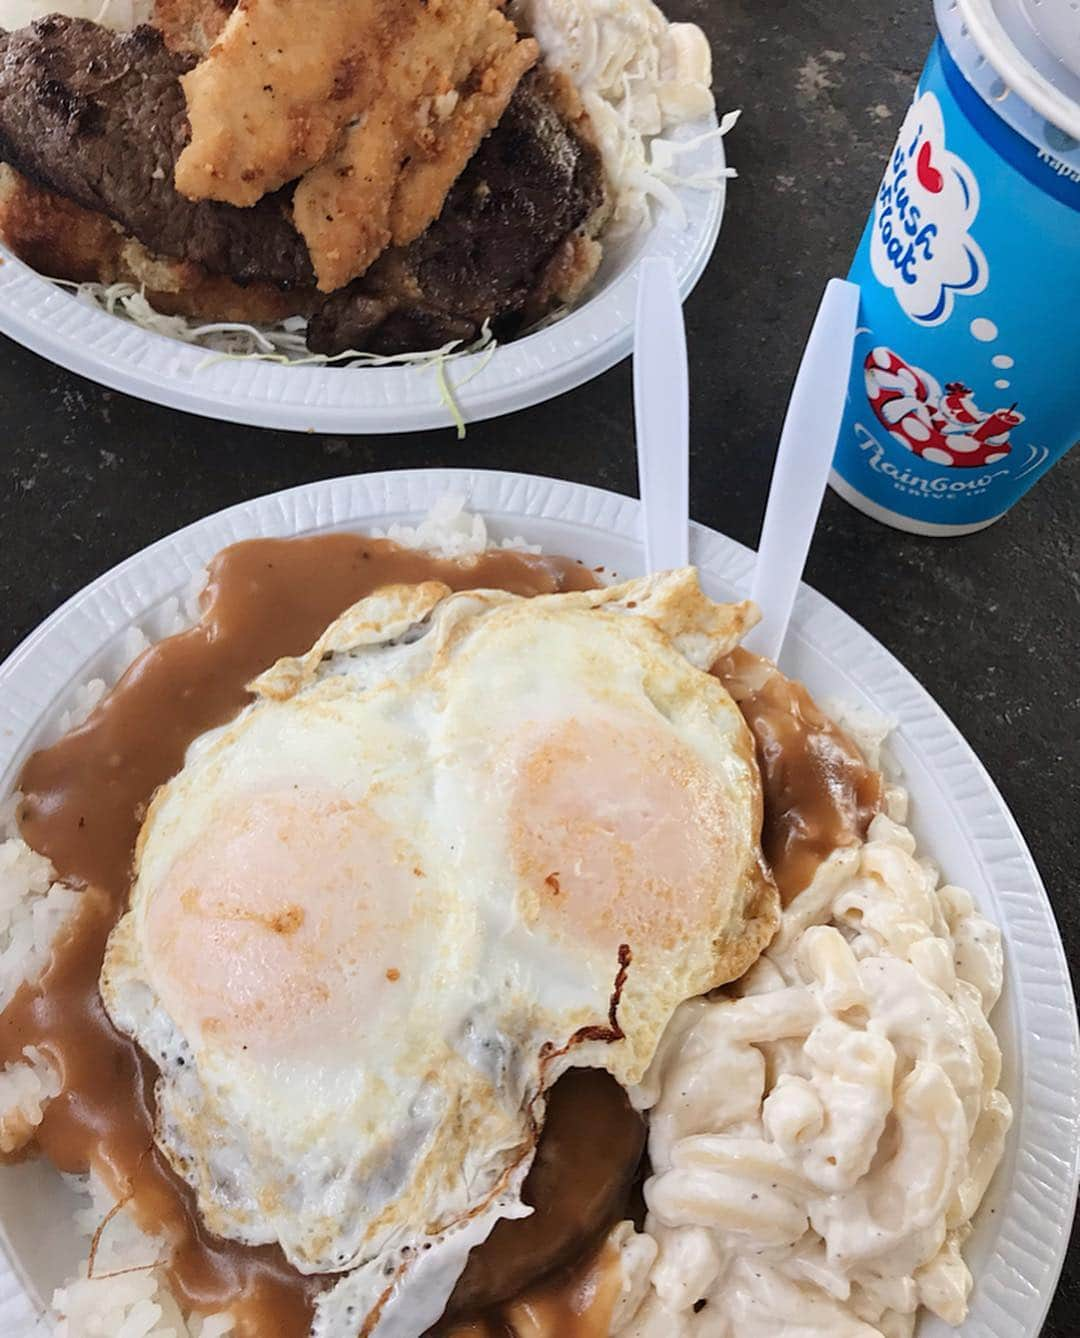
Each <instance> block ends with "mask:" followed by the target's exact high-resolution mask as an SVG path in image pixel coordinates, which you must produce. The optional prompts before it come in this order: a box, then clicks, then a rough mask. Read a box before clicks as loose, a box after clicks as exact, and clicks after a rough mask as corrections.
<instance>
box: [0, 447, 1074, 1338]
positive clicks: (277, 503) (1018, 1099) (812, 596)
mask: <svg viewBox="0 0 1080 1338" xmlns="http://www.w3.org/2000/svg"><path fill="white" fill-rule="evenodd" d="M448 494H461V495H463V496H464V497H465V498H466V499H467V503H468V505H469V507H470V508H471V509H473V510H475V511H478V512H480V513H482V514H483V515H484V516H485V517H486V518H487V520H488V522H489V526H490V530H491V533H492V536H493V537H494V538H495V539H501V538H507V537H513V536H518V535H520V536H522V537H523V538H525V539H526V540H527V541H528V542H531V543H539V544H541V545H543V547H544V549H545V551H547V552H550V553H561V554H566V555H569V556H572V557H577V558H580V559H581V560H582V561H583V562H585V563H586V564H587V565H588V566H600V565H603V567H604V568H605V570H606V571H607V572H608V573H610V574H611V575H612V576H614V577H616V578H618V577H629V576H634V575H639V574H641V573H642V571H643V555H642V546H641V543H640V540H639V538H638V532H639V528H640V525H639V519H640V513H639V505H638V503H637V502H636V501H634V500H632V499H630V498H627V497H621V496H618V495H616V494H614V493H609V492H602V491H600V490H598V489H595V488H585V487H581V486H578V485H576V484H571V483H562V482H557V481H555V480H552V479H544V478H536V477H532V476H529V475H522V474H507V473H487V472H479V471H477V472H472V471H465V470H424V471H402V472H396V473H385V474H367V475H363V476H359V477H355V478H343V479H332V480H329V481H327V482H322V483H313V484H309V485H306V486H304V487H300V488H294V489H292V490H290V491H288V492H282V493H276V494H274V495H272V496H269V497H261V498H258V499H256V500H255V501H252V502H245V503H243V504H242V505H240V506H235V507H231V508H230V509H229V510H227V511H222V512H220V513H219V514H217V515H215V516H210V517H208V518H207V519H206V520H201V521H199V522H197V523H196V524H194V525H190V526H188V527H187V528H186V529H183V530H180V531H178V532H177V533H176V534H174V535H172V536H171V537H169V538H167V539H162V540H161V541H160V542H159V543H156V544H153V545H152V546H151V547H149V548H147V549H145V550H144V551H143V552H142V553H139V554H137V555H136V556H135V557H133V558H130V559H129V560H128V561H127V562H124V563H122V564H121V565H120V566H118V567H115V568H114V569H113V570H112V571H111V572H109V573H107V574H106V575H105V576H102V577H101V578H100V579H99V580H97V581H95V582H94V583H93V584H92V585H89V586H87V587H86V589H85V590H83V591H82V592H81V593H80V594H78V595H76V596H75V597H74V598H73V599H71V600H69V601H68V602H67V603H66V604H65V605H64V606H63V607H62V608H61V609H59V610H58V611H57V612H56V613H54V614H53V615H52V617H51V618H49V619H47V620H46V622H44V623H43V624H42V625H41V627H39V628H38V630H37V631H36V632H34V633H33V634H32V635H31V636H30V637H28V638H27V640H26V641H25V642H23V644H22V645H21V646H20V647H19V648H18V649H17V650H16V651H15V652H14V654H13V655H12V656H11V657H10V658H9V659H8V660H7V662H6V663H5V664H4V665H3V666H2V667H0V794H4V793H7V792H8V791H9V790H10V788H11V786H12V785H13V783H14V781H15V779H16V777H17V775H18V770H19V768H20V766H21V765H22V762H23V760H24V759H25V758H26V756H27V754H28V753H29V752H30V751H31V750H32V749H33V748H34V747H35V746H36V743H37V741H38V740H39V739H41V738H42V737H43V736H44V734H45V732H46V731H47V730H48V729H49V728H50V726H51V725H54V724H55V721H56V718H57V716H58V714H59V713H60V712H61V711H62V710H64V709H65V707H66V706H68V705H69V704H70V700H71V696H72V694H73V692H74V690H75V688H76V686H77V685H78V684H80V683H83V682H85V681H86V680H87V679H89V678H92V677H96V676H100V677H102V678H105V679H106V681H111V680H112V679H113V678H114V677H115V674H116V672H117V671H118V669H119V668H120V667H121V664H122V661H123V649H122V644H121V643H122V641H123V638H124V633H125V632H126V631H127V630H128V629H129V628H130V627H131V626H133V625H135V626H142V627H151V628H152V626H153V620H154V614H155V611H157V610H159V609H160V608H161V605H162V604H163V603H164V602H165V601H166V600H168V599H169V598H170V597H173V596H176V595H178V594H180V593H181V592H182V591H183V590H184V589H185V587H186V586H187V585H188V583H189V581H190V580H191V577H192V576H193V574H195V573H196V572H198V571H199V569H200V568H201V567H203V566H204V565H205V563H206V562H207V561H208V560H209V559H210V558H211V557H212V556H213V555H214V554H215V553H216V552H217V551H218V550H219V549H221V548H223V547H225V545H227V544H231V543H234V542H235V541H236V540H238V539H248V538H255V537H260V536H285V535H297V534H310V533H314V532H318V531H322V530H334V529H355V530H361V531H362V530H365V529H368V528H371V527H385V526H387V525H388V524H390V523H392V522H395V521H397V522H404V523H409V524H415V523H416V522H417V521H418V520H419V519H420V518H421V517H422V516H423V515H424V513H425V512H426V511H427V510H428V508H429V507H430V506H431V505H432V503H434V502H435V501H437V500H438V499H439V498H441V497H445V496H446V495H448ZM691 559H692V560H693V561H694V562H695V563H696V564H697V566H698V567H699V568H700V570H701V575H702V582H703V584H704V586H705V589H706V590H707V591H708V592H709V594H711V595H712V596H713V597H714V598H718V599H729V598H734V597H741V596H743V595H745V594H746V593H747V591H748V590H749V586H750V576H751V572H752V568H753V562H754V555H753V553H752V552H751V551H750V550H749V549H747V548H744V547H742V545H740V544H737V543H735V542H733V541H732V540H731V539H727V538H725V537H724V536H723V535H721V534H717V533H715V532H714V531H712V530H708V529H705V528H704V527H703V526H700V525H695V526H694V527H693V531H692V535H691ZM781 663H782V665H783V667H784V669H785V670H786V671H787V672H788V673H790V674H793V675H794V676H795V677H797V678H800V679H802V680H803V681H804V682H805V683H806V684H807V685H808V686H809V688H810V689H811V691H812V692H814V693H815V694H816V695H818V696H819V697H840V698H843V699H846V700H848V701H851V702H854V703H858V704H862V705H864V706H867V707H869V708H871V709H872V710H874V711H877V712H879V713H881V714H882V715H885V716H888V717H890V718H891V719H893V720H895V721H896V722H897V728H896V732H895V734H894V735H893V736H892V739H891V745H890V746H891V752H892V755H893V756H894V758H895V759H896V761H897V763H898V764H899V766H900V767H901V768H902V771H903V781H904V784H905V785H906V786H907V787H908V789H909V791H910V793H911V800H912V803H911V823H912V826H913V827H914V829H915V832H916V834H917V836H918V838H919V844H920V848H921V849H922V850H924V851H925V852H926V853H928V854H930V855H931V856H932V857H933V858H934V859H935V860H937V862H938V863H939V864H940V865H941V867H942V869H943V871H944V873H945V876H946V877H947V878H948V880H949V881H950V882H955V883H959V884H960V885H961V886H963V887H967V888H969V889H970V890H971V892H972V893H973V895H974V896H975V899H976V901H977V903H978V905H979V907H980V909H981V910H982V911H983V912H984V913H985V914H987V915H988V916H990V918H991V919H993V920H994V921H995V922H996V923H997V924H998V925H1000V926H1001V929H1002V931H1003V933H1004V938H1005V967H1006V970H1005V989H1004V992H1003V994H1002V998H1001V1002H1000V1003H999V1004H998V1007H997V1010H996V1012H995V1014H994V1025H995V1028H996V1030H997V1033H998V1036H999V1038H1000V1040H1001V1046H1002V1051H1003V1058H1004V1071H1003V1075H1002V1087H1003V1088H1004V1090H1005V1092H1006V1093H1007V1094H1008V1096H1009V1098H1010V1100H1011V1101H1012V1103H1013V1107H1014V1110H1015V1123H1014V1125H1013V1128H1012V1130H1011V1133H1010V1135H1009V1140H1008V1143H1007V1146H1006V1151H1005V1157H1004V1159H1003V1161H1002V1164H1001V1167H1000V1168H999V1170H998V1173H997V1175H996V1177H995V1179H994V1182H993V1184H992V1185H991V1188H990V1191H989V1193H988V1194H987V1197H986V1200H985V1201H984V1203H983V1206H982V1208H981V1210H980V1212H979V1215H978V1218H977V1225H976V1230H975V1234H974V1236H973V1237H972V1239H971V1241H970V1243H969V1245H968V1247H967V1250H966V1256H967V1259H968V1262H969V1264H970V1266H971V1270H972V1272H973V1274H974V1277H975V1288H974V1292H973V1294H972V1298H971V1311H970V1314H969V1316H968V1318H967V1320H966V1321H965V1322H964V1324H963V1325H962V1326H961V1328H960V1330H959V1331H956V1330H953V1329H950V1328H948V1327H947V1326H946V1325H944V1324H942V1323H941V1322H940V1321H937V1320H934V1319H926V1320H924V1322H923V1323H922V1325H921V1327H920V1329H919V1338H946V1335H949V1334H955V1333H956V1332H959V1333H960V1334H961V1335H962V1338H1036V1335H1037V1334H1038V1332H1039V1330H1040V1328H1041V1326H1042V1322H1043V1319H1044V1317H1045V1315H1046V1310H1047V1307H1048V1306H1049V1303H1050V1298H1051V1296H1052V1294H1053V1290H1054V1286H1055V1283H1056V1281H1057V1277H1058V1273H1059V1271H1060V1268H1061V1263H1062V1260H1063V1258H1064V1255H1065V1249H1066V1246H1067V1244H1068V1239H1069V1231H1070V1228H1071V1226H1072V1220H1073V1211H1074V1206H1075V1202H1076V1186H1077V1174H1078V1154H1080V1039H1078V1035H1077V1018H1076V1005H1075V1002H1074V999H1073V994H1072V989H1071V986H1070V982H1069V974H1068V969H1067V967H1066V964H1065V954H1064V951H1063V949H1062V945H1061V939H1060V937H1059V935H1058V930H1057V926H1056V925H1055V923H1054V917H1053V913H1052V912H1051V909H1050V904H1049V901H1048V900H1047V896H1046V891H1045V889H1044V887H1043V885H1042V882H1041V880H1040V878H1039V874H1038V872H1037V870H1036V868H1035V865H1034V863H1033V861H1032V858H1031V855H1030V853H1029V852H1028V849H1027V846H1026V845H1025V844H1024V839H1023V837H1022V836H1021V835H1020V832H1019V831H1018V829H1017V826H1016V823H1015V822H1014V821H1013V818H1012V815H1011V814H1010V812H1009V810H1008V808H1007V807H1006V805H1005V802H1004V800H1003V799H1002V797H1001V795H1000V794H999V793H998V791H997V789H996V788H995V786H994V783H993V781H991V779H990V777H989V776H988V775H987V774H986V772H985V770H984V769H983V767H982V766H981V764H980V763H979V761H978V759H977V758H976V757H975V755H974V753H973V752H972V751H971V749H970V748H969V747H968V745H967V744H966V743H965V742H964V740H963V738H962V737H961V736H960V734H959V733H958V731H957V730H956V728H955V726H954V725H953V724H952V723H951V721H950V720H949V719H948V718H947V717H946V716H945V714H944V713H943V712H942V711H941V709H940V708H939V707H938V706H937V705H936V704H935V703H934V701H933V700H932V699H931V698H930V696H929V695H928V694H927V693H926V692H925V690H924V689H923V688H922V687H920V686H919V684H918V683H917V682H916V681H915V679H914V678H912V676H911V675H910V674H909V673H908V672H907V670H906V669H904V667H903V666H902V665H901V664H900V663H899V662H898V661H897V660H896V659H894V658H893V656H892V655H890V654H889V652H888V651H887V650H885V649H884V647H883V646H881V645H880V644H879V643H878V642H877V641H875V640H874V638H873V637H872V636H870V635H869V633H867V632H865V631H863V629H862V628H861V627H860V626H859V625H858V624H857V623H855V622H854V621H853V620H852V619H851V618H849V617H848V616H847V615H846V614H844V613H842V612H841V611H840V610H839V609H838V608H836V607H835V605H833V604H831V603H829V601H828V600H826V599H824V598H822V596H821V595H818V594H816V593H815V592H814V591H813V590H810V589H809V588H807V587H806V586H804V587H803V588H802V590H801V592H800V595H799V599H798V601H797V603H796V606H795V613H794V617H793V622H792V628H791V632H790V634H789V636H788V639H787V642H786V645H785V651H784V655H783V656H782V660H781ZM71 1208H72V1199H71V1197H70V1195H69V1192H68V1191H67V1189H66V1188H65V1187H64V1185H63V1183H62V1181H61V1180H60V1178H59V1177H58V1176H57V1175H55V1173H53V1172H52V1171H51V1170H50V1169H49V1168H48V1167H47V1166H46V1165H44V1164H43V1163H40V1162H28V1163H24V1164H21V1165H19V1166H14V1167H7V1168H3V1169H2V1170H0V1242H2V1243H3V1245H4V1250H5V1251H6V1255H7V1261H6V1262H5V1259H4V1255H3V1253H2V1252H0V1332H3V1333H5V1334H13V1335H21V1334H25V1333H28V1332H30V1331H32V1330H33V1329H34V1328H35V1327H36V1325H37V1324H39V1323H40V1322H41V1316H42V1313H43V1308H42V1298H46V1299H47V1298H48V1297H49V1295H50V1294H51V1292H52V1290H53V1288H54V1287H57V1286H59V1285H60V1284H61V1283H62V1282H63V1281H64V1280H65V1279H66V1278H67V1277H69V1276H70V1275H71V1274H72V1273H73V1272H74V1271H75V1268H76V1265H77V1263H78V1260H79V1258H80V1256H81V1255H82V1254H83V1253H84V1252H85V1246H86V1242H85V1240H80V1239H78V1238H77V1237H76V1235H75V1231H74V1228H73V1226H72V1224H71Z"/></svg>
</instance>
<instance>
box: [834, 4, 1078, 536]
mask: <svg viewBox="0 0 1080 1338" xmlns="http://www.w3.org/2000/svg"><path fill="white" fill-rule="evenodd" d="M935 8H936V16H937V24H938V29H939V36H938V38H937V41H936V42H935V44H934V47H933V50H932V51H931V53H930V57H929V60H928V61H927V63H926V67H925V69H924V70H923V73H922V78H921V79H920V81H919V87H918V89H917V90H916V94H915V100H914V102H913V103H912V105H911V107H910V108H909V110H908V113H907V116H906V117H905V118H904V123H903V125H902V126H901V128H900V134H899V137H898V139H897V142H896V147H895V149H894V150H893V153H892V156H891V157H890V159H889V161H888V164H887V166H886V169H885V176H884V179H883V180H882V183H881V187H880V189H879V191H878V194H877V198H876V200H875V202H874V209H873V213H872V214H871V216H870V219H869V221H868V222H867V225H866V230H865V232H864V233H863V237H862V241H861V242H860V244H859V249H858V251H857V253H856V255H855V259H854V261H853V263H852V267H851V273H850V277H851V278H852V279H853V280H854V281H855V282H856V283H858V284H859V285H860V288H861V290H862V302H861V308H860V316H859V325H860V330H859V334H858V336H857V338H856V342H855V354H854V359H853V363H852V371H851V382H850V385H849V388H848V405H847V412H846V414H845V418H844V422H843V426H842V427H841V430H840V438H839V441H838V444H837V450H836V458H835V461H834V468H833V475H832V479H831V482H832V486H833V488H834V489H835V490H836V491H837V492H839V493H840V495H841V496H842V497H845V498H846V499H847V500H848V501H849V502H851V503H852V505H854V506H856V507H858V509H859V510H860V511H864V512H866V513H867V514H869V515H871V516H874V517H875V518H876V519H878V520H882V521H885V522H886V523H887V524H890V525H895V526H897V527H898V528H900V529H905V530H910V531H913V532H915V533H917V534H966V533H970V532H971V531H972V530H977V529H981V528H983V526H986V525H990V524H992V523H993V521H995V520H997V519H998V518H999V517H1000V516H1002V515H1003V514H1004V513H1005V512H1006V511H1007V510H1008V509H1009V508H1010V507H1011V506H1012V505H1013V503H1014V502H1016V501H1017V500H1018V499H1019V498H1020V497H1021V496H1022V495H1023V494H1024V493H1025V492H1027V490H1028V489H1029V488H1030V487H1031V486H1032V484H1033V483H1035V482H1036V481H1037V480H1038V479H1039V478H1041V477H1042V475H1043V474H1045V473H1046V471H1047V470H1048V469H1049V468H1050V467H1051V466H1052V465H1053V464H1054V463H1055V462H1056V461H1057V460H1059V459H1060V458H1061V457H1062V456H1063V455H1064V454H1065V452H1066V451H1067V450H1068V449H1069V448H1070V447H1071V446H1073V445H1074V444H1076V442H1077V440H1078V438H1080V6H1078V5H1077V4H1076V0H936V7H935Z"/></svg>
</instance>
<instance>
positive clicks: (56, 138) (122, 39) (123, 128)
mask: <svg viewBox="0 0 1080 1338" xmlns="http://www.w3.org/2000/svg"><path fill="white" fill-rule="evenodd" d="M193 64H194V59H193V58H192V57H189V56H183V55H177V54H174V53H173V52H170V51H168V50H167V49H166V47H165V44H164V42H163V41H162V38H161V34H160V33H159V32H157V30H156V29H154V28H148V27H142V28H136V29H134V31H132V32H128V33H114V32H110V31H109V30H108V29H106V28H102V27H99V26H98V25H97V24H96V23H91V22H89V21H88V20H86V19H69V18H62V17H60V16H58V15H54V16H53V17H51V18H46V19H39V20H38V21H37V22H36V23H32V24H31V25H30V26H29V27H27V28H20V29H19V31H18V32H14V33H10V34H3V35H0V158H3V159H4V160H5V161H6V162H9V163H10V164H11V165H12V167H14V168H16V169H17V170H18V171H20V172H21V173H22V174H23V175H24V176H27V177H29V178H31V180H34V181H37V182H39V183H40V184H41V185H43V186H47V187H48V188H49V189H50V190H53V191H55V192H56V193H57V194H58V195H63V196H66V197H67V198H68V199H70V200H74V201H75V203H76V204H80V205H82V206H83V208H84V209H93V210H97V211H99V212H101V213H103V214H107V215H108V216H109V217H110V218H113V219H115V220H116V221H117V222H118V223H119V224H121V226H122V227H123V228H124V229H125V230H126V231H127V232H130V233H131V234H132V236H134V237H137V238H138V240H139V241H140V242H142V243H143V245H144V246H147V247H149V248H150V250H151V251H153V252H155V253H156V254H158V255H161V256H171V257H175V258H177V259H180V260H190V261H194V262H195V263H196V264H198V265H201V266H202V267H203V268H204V269H206V270H209V271H210V272H211V273H212V274H224V275H228V276H229V277H230V278H232V279H237V280H240V281H242V282H243V281H247V280H252V279H266V280H269V281H270V282H272V283H276V284H278V285H280V286H282V287H294V286H296V285H307V284H311V283H313V282H314V275H313V273H312V269H311V261H310V259H309V257H308V253H307V247H306V246H305V245H304V241H303V238H301V236H300V234H299V233H298V232H297V231H296V229H295V228H294V227H293V225H292V221H291V219H290V218H289V216H288V212H287V211H288V199H287V197H283V195H282V194H281V193H279V194H278V195H272V196H265V197H264V198H263V199H261V200H260V201H259V202H258V204H256V205H255V206H254V207H253V208H251V209H233V208H231V207H230V206H228V205H222V204H216V203H214V202H213V201H208V200H202V201H192V200H188V199H185V198H184V196H182V195H180V194H179V193H178V192H177V190H176V188H175V187H174V185H173V169H174V167H175V165H176V159H177V157H178V155H179V153H180V151H181V149H182V148H183V147H184V145H185V143H186V142H187V137H188V127H187V111H186V106H185V102H184V93H183V89H182V88H181V86H180V83H179V78H180V75H181V74H183V73H184V72H185V71H186V70H188V69H190V68H191V66H192V65H193Z"/></svg>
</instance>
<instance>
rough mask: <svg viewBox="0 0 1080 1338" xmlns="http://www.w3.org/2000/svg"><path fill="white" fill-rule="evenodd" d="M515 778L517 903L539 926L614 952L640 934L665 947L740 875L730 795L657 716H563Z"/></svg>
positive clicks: (699, 920) (703, 919)
mask: <svg viewBox="0 0 1080 1338" xmlns="http://www.w3.org/2000/svg"><path fill="white" fill-rule="evenodd" d="M515 773H516V774H515V784H514V791H513V798H512V818H511V842H512V846H513V852H514V861H515V865H516V871H517V875H518V879H519V883H520V887H521V900H522V904H523V906H524V907H525V908H527V909H526V914H529V913H530V910H531V918H533V919H534V920H538V921H539V922H540V923H541V924H542V926H543V927H544V928H545V929H546V931H547V932H549V933H552V934H553V935H555V936H556V937H563V936H569V937H572V938H573V939H574V940H575V941H580V939H581V938H582V937H583V936H584V937H585V938H587V939H588V940H590V941H592V942H593V943H594V944H595V945H596V946H598V947H601V948H602V949H603V950H604V951H610V953H611V955H612V957H614V955H615V951H616V949H617V946H618V945H619V944H620V943H629V944H630V945H631V946H632V945H633V944H634V943H639V942H641V941H642V940H643V939H645V938H647V939H648V940H649V941H650V942H651V943H653V944H655V945H656V946H658V947H661V948H670V947H673V946H675V945H676V944H677V943H679V942H681V941H685V940H686V939H687V938H688V937H690V936H692V935H693V934H695V933H696V932H698V930H699V929H700V927H701V926H703V925H705V924H707V923H710V922H711V920H712V919H713V918H714V917H713V916H712V914H711V913H712V911H713V908H714V906H715V904H716V899H717V896H718V894H720V893H721V892H723V891H726V889H727V888H728V887H729V886H733V885H734V883H735V881H736V878H737V876H738V872H739V871H738V870H737V868H736V867H735V861H734V858H733V852H734V851H735V849H736V848H737V843H736V839H735V837H736V833H734V831H733V830H732V823H733V816H732V808H733V804H732V800H731V797H730V796H729V795H728V794H727V793H726V792H725V790H724V787H723V785H722V783H721V781H720V779H719V778H718V777H717V776H716V775H715V774H714V773H713V772H712V771H711V770H710V769H709V768H708V767H706V765H705V764H704V762H703V761H702V760H701V759H700V758H699V757H698V756H697V754H696V753H695V752H694V751H693V750H692V749H691V748H690V747H689V746H688V745H687V744H684V743H682V742H681V741H680V740H679V739H678V738H676V737H675V736H674V735H673V734H672V733H671V732H670V730H668V729H667V728H665V727H664V725H663V723H662V722H656V723H654V722H652V721H651V720H643V719H635V718H630V719H603V718H601V719H592V720H584V719H575V718H570V719H568V720H565V721H563V722H561V723H560V724H559V725H558V726H557V727H556V728H555V729H554V730H553V731H551V732H549V733H546V734H545V735H543V736H542V737H541V738H540V739H539V741H535V740H534V743H533V746H532V747H531V749H530V750H529V751H528V752H527V753H526V755H525V757H524V759H523V760H522V761H520V762H519V763H518V764H517V766H516V768H515Z"/></svg>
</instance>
